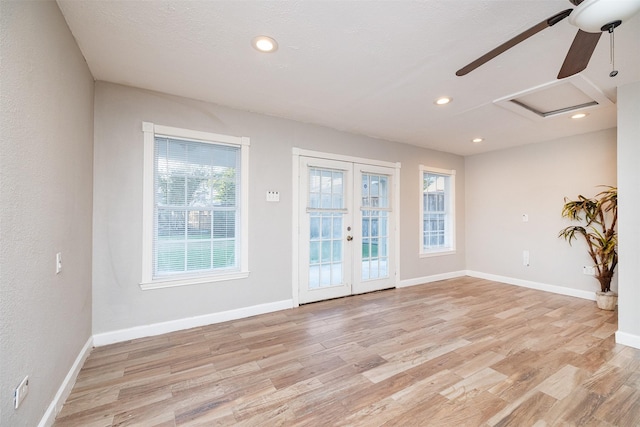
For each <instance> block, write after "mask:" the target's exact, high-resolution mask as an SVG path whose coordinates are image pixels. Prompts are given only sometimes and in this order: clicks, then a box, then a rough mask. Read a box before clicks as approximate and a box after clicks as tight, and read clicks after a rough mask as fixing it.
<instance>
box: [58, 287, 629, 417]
mask: <svg viewBox="0 0 640 427" xmlns="http://www.w3.org/2000/svg"><path fill="white" fill-rule="evenodd" d="M616 316H617V312H606V311H601V310H598V309H597V308H596V306H595V303H594V302H592V301H585V300H581V299H577V298H572V297H565V296H561V295H555V294H550V293H545V292H541V291H535V290H531V289H526V288H520V287H516V286H511V285H505V284H500V283H496V282H490V281H486V280H480V279H473V278H469V277H465V278H460V279H452V280H446V281H441V282H436V283H431V284H428V285H422V286H415V287H411V288H403V289H393V290H388V291H382V292H377V293H372V294H366V295H359V296H354V297H348V298H343V299H337V300H332V301H325V302H321V303H316V304H310V305H306V306H302V307H299V308H295V309H292V310H285V311H280V312H276V313H271V314H266V315H261V316H255V317H251V318H248V319H242V320H237V321H232V322H226V323H221V324H216V325H211V326H206V327H201V328H195V329H190V330H186V331H181V332H174V333H170V334H166V335H162V336H157V337H151V338H144V339H138V340H133V341H129V342H124V343H119V344H114V345H110V346H105V347H100V348H96V349H94V350H93V351H92V353H91V355H90V356H89V358H88V359H87V361H86V363H85V365H84V367H83V368H82V370H81V372H80V374H79V376H78V379H77V382H76V384H75V386H74V388H73V390H72V392H71V395H70V396H69V398H68V399H67V402H66V403H65V405H64V407H63V409H62V411H61V413H60V414H59V415H58V418H57V420H56V423H55V426H58V427H60V426H83V427H87V426H129V425H136V426H187V425H188V426H214V425H242V426H275V425H287V426H289V425H304V426H327V425H341V426H343V425H354V426H381V425H385V426H386V425H394V426H396V425H397V426H454V427H459V426H485V425H489V426H519V427H520V426H536V427H541V426H640V350H636V349H633V348H629V347H625V346H622V345H617V344H615V342H614V335H613V334H614V332H615V331H616V328H617V322H616V318H617V317H616Z"/></svg>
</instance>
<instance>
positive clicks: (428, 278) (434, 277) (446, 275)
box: [398, 271, 467, 288]
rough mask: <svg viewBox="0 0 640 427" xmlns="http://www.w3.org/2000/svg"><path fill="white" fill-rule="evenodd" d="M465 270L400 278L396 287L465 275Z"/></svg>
mask: <svg viewBox="0 0 640 427" xmlns="http://www.w3.org/2000/svg"><path fill="white" fill-rule="evenodd" d="M466 275H467V273H466V272H465V271H452V272H449V273H442V274H434V275H432V276H424V277H417V278H415V279H405V280H400V283H398V288H406V287H408V286H416V285H423V284H425V283H431V282H437V281H439V280H447V279H455V278H456V277H463V276H466Z"/></svg>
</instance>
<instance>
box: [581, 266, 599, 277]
mask: <svg viewBox="0 0 640 427" xmlns="http://www.w3.org/2000/svg"><path fill="white" fill-rule="evenodd" d="M582 274H586V275H587V276H595V275H596V268H595V267H592V266H590V265H585V266H584V267H582Z"/></svg>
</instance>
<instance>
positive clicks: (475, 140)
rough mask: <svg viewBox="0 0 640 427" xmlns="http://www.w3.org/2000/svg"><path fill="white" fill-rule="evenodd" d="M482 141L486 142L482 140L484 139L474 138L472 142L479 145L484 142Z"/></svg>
mask: <svg viewBox="0 0 640 427" xmlns="http://www.w3.org/2000/svg"><path fill="white" fill-rule="evenodd" d="M482 141H484V139H482V138H473V139H472V140H471V142H474V143H476V144H477V143H479V142H482Z"/></svg>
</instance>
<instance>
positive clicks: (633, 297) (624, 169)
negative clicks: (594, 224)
mask: <svg viewBox="0 0 640 427" xmlns="http://www.w3.org/2000/svg"><path fill="white" fill-rule="evenodd" d="M639 118H640V82H636V83H632V84H628V85H626V86H622V87H620V88H618V182H619V186H620V188H619V190H620V193H619V197H620V204H619V208H620V211H619V217H620V222H619V223H618V231H619V232H620V233H619V242H618V243H619V245H618V249H619V251H620V289H619V293H620V297H619V299H618V309H619V313H618V321H619V323H618V325H619V331H621V332H623V333H625V334H629V336H628V337H627V338H628V339H627V341H633V342H628V344H633V345H634V347H637V348H640V311H639V310H638V307H640V220H639V218H640V168H639V167H638V161H639V160H640V120H639Z"/></svg>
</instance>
